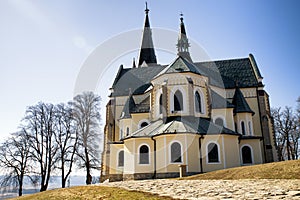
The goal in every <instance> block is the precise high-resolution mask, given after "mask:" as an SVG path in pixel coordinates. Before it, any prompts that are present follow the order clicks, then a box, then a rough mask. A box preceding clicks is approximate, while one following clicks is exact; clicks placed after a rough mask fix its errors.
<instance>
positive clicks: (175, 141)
mask: <svg viewBox="0 0 300 200" xmlns="http://www.w3.org/2000/svg"><path fill="white" fill-rule="evenodd" d="M174 143H178V144H179V145H180V160H181V161H180V162H173V160H172V145H173V144H174ZM169 163H170V164H182V163H183V146H182V143H181V142H180V141H178V140H174V141H172V142H170V144H169Z"/></svg>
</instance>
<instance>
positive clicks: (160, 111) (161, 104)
mask: <svg viewBox="0 0 300 200" xmlns="http://www.w3.org/2000/svg"><path fill="white" fill-rule="evenodd" d="M162 112H163V101H162V94H161V95H160V97H159V114H161V113H162Z"/></svg>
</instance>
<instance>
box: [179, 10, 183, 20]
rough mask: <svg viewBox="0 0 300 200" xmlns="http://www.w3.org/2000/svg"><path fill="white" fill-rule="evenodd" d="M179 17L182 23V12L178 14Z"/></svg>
mask: <svg viewBox="0 0 300 200" xmlns="http://www.w3.org/2000/svg"><path fill="white" fill-rule="evenodd" d="M179 15H180V21H181V22H183V14H182V12H180V14H179Z"/></svg>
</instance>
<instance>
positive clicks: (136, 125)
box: [131, 113, 150, 133]
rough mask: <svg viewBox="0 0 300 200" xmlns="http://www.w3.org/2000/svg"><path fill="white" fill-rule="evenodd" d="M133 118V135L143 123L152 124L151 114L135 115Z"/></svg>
mask: <svg viewBox="0 0 300 200" xmlns="http://www.w3.org/2000/svg"><path fill="white" fill-rule="evenodd" d="M131 116H132V121H131V123H132V133H133V132H135V131H137V130H138V129H139V125H140V124H141V123H142V122H144V121H145V122H148V123H150V119H149V118H150V113H134V114H132V115H131Z"/></svg>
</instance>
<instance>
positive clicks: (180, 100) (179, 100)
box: [173, 89, 184, 112]
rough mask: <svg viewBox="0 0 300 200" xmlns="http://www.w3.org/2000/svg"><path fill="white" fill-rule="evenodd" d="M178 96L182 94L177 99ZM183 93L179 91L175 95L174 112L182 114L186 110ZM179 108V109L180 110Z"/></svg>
mask: <svg viewBox="0 0 300 200" xmlns="http://www.w3.org/2000/svg"><path fill="white" fill-rule="evenodd" d="M176 94H180V96H178V97H177V95H176ZM183 102H184V101H183V93H182V91H181V90H179V89H177V90H176V91H175V93H174V95H173V108H174V112H182V111H183V110H184V106H183ZM178 106H179V109H178Z"/></svg>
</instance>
